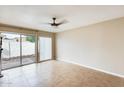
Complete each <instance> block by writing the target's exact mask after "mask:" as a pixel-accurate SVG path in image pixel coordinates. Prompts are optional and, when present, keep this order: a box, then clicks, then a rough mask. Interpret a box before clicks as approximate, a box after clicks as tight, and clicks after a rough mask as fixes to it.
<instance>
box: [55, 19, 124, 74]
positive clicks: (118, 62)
mask: <svg viewBox="0 0 124 93" xmlns="http://www.w3.org/2000/svg"><path fill="white" fill-rule="evenodd" d="M82 21H83V20H82ZM56 41H57V42H56V48H57V50H56V53H57V59H59V60H66V61H72V62H75V63H78V64H81V65H86V66H90V67H93V68H97V69H101V70H104V71H107V72H111V73H115V74H119V75H124V18H119V19H115V20H111V21H106V22H102V23H98V24H94V25H90V26H86V27H82V28H78V29H73V30H69V31H64V32H59V33H57V34H56Z"/></svg>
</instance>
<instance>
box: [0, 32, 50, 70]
mask: <svg viewBox="0 0 124 93" xmlns="http://www.w3.org/2000/svg"><path fill="white" fill-rule="evenodd" d="M0 34H2V35H3V36H4V37H3V40H2V41H3V44H2V48H3V51H2V69H8V68H12V67H17V66H22V65H25V64H30V63H34V62H36V58H39V61H45V60H50V59H52V38H51V37H39V40H38V41H39V46H38V45H36V44H35V42H38V41H36V40H35V38H36V37H35V35H25V34H17V33H5V32H2V33H0ZM36 48H38V49H39V51H38V52H37V54H38V53H39V54H38V56H39V57H36V54H35V53H36V52H35V50H37V49H36Z"/></svg>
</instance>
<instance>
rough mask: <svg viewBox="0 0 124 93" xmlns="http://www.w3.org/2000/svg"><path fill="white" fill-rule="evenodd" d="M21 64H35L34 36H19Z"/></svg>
mask: <svg viewBox="0 0 124 93" xmlns="http://www.w3.org/2000/svg"><path fill="white" fill-rule="evenodd" d="M21 45H22V46H21V50H22V64H23V65H24V64H30V63H34V62H35V36H32V35H21Z"/></svg>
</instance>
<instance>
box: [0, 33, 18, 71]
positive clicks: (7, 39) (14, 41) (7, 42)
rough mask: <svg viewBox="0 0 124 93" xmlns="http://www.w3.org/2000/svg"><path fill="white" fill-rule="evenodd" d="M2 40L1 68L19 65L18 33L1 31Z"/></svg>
mask: <svg viewBox="0 0 124 93" xmlns="http://www.w3.org/2000/svg"><path fill="white" fill-rule="evenodd" d="M1 34H2V35H3V36H4V38H3V42H2V48H3V51H2V60H1V61H2V69H6V68H11V67H16V66H20V35H19V34H10V33H1Z"/></svg>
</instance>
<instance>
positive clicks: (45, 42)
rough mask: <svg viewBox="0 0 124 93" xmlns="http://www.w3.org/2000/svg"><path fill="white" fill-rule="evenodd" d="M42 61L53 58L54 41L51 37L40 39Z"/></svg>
mask: <svg viewBox="0 0 124 93" xmlns="http://www.w3.org/2000/svg"><path fill="white" fill-rule="evenodd" d="M39 43H40V46H39V50H40V61H44V60H49V59H51V58H52V39H51V38H50V37H40V38H39Z"/></svg>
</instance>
